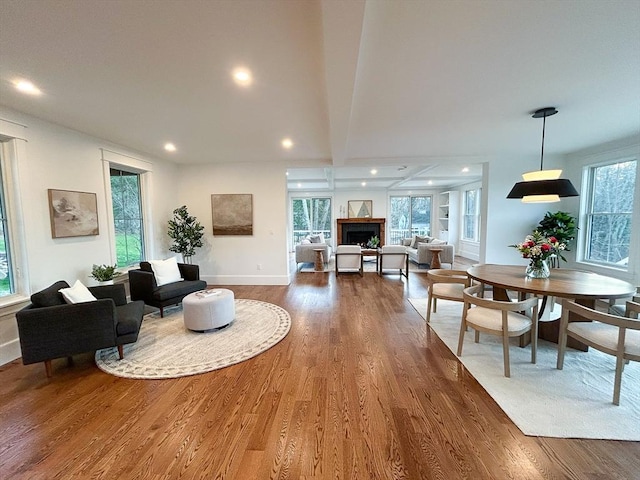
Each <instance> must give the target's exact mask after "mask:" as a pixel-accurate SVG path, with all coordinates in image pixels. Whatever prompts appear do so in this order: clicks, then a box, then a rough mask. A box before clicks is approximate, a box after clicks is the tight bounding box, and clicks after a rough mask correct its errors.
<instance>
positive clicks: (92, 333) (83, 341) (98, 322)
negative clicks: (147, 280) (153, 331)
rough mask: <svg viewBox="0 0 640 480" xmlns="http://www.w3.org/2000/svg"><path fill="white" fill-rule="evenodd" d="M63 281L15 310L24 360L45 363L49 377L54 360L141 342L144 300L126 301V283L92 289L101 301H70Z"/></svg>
mask: <svg viewBox="0 0 640 480" xmlns="http://www.w3.org/2000/svg"><path fill="white" fill-rule="evenodd" d="M68 287H69V284H68V283H67V282H65V281H58V282H56V283H54V284H53V285H51V286H50V287H48V288H46V289H44V290H42V291H40V292H38V293H34V294H33V295H31V304H30V305H28V306H26V307H25V308H23V309H22V310H20V311H19V312H17V313H16V319H17V322H18V333H19V335H20V348H21V350H22V363H23V364H24V365H28V364H30V363H37V362H44V364H45V368H46V370H47V376H48V377H50V376H51V360H52V359H54V358H62V357H71V356H72V355H76V354H78V353H85V352H91V351H94V350H100V349H102V348H109V347H115V346H117V347H118V353H119V355H120V358H121V359H122V358H123V357H124V350H123V345H125V344H128V343H134V342H136V341H137V340H138V333H139V332H140V325H141V324H142V317H143V315H144V303H143V302H130V303H127V296H126V292H125V289H124V285H123V284H117V285H104V286H98V287H89V290H90V291H91V293H92V294H93V296H94V297H96V298H97V301H92V302H83V303H76V304H67V303H66V302H65V301H64V298H63V297H62V294H61V293H60V292H59V290H60V289H61V288H68Z"/></svg>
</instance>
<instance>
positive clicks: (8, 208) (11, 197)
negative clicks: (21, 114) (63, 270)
mask: <svg viewBox="0 0 640 480" xmlns="http://www.w3.org/2000/svg"><path fill="white" fill-rule="evenodd" d="M22 128H24V127H23V126H22V125H17V124H12V125H7V124H5V123H4V122H2V121H1V120H0V148H1V149H2V152H1V155H0V169H1V170H2V178H1V183H0V188H1V189H2V195H3V207H4V215H3V228H4V237H5V239H6V242H7V244H8V248H7V255H8V258H7V275H8V276H9V277H10V282H11V287H10V290H9V291H8V292H7V293H6V294H5V295H2V296H0V308H1V309H2V311H1V313H2V314H8V313H12V312H14V311H15V310H16V309H18V308H19V307H20V305H21V302H24V301H25V300H27V299H28V298H29V297H28V296H29V293H30V292H29V288H30V287H29V285H30V282H29V269H28V262H27V252H26V241H25V231H24V217H23V214H22V199H21V196H20V184H19V174H18V172H19V165H20V159H24V158H26V139H25V138H22V136H21V134H23V133H24V132H22V131H21V129H22ZM16 130H17V131H16Z"/></svg>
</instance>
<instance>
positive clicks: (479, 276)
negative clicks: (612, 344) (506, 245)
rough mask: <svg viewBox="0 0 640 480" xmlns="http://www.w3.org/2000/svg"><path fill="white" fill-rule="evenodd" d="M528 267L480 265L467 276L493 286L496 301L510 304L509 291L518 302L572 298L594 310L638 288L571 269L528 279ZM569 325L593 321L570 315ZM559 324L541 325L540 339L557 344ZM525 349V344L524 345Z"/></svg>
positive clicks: (578, 346)
mask: <svg viewBox="0 0 640 480" xmlns="http://www.w3.org/2000/svg"><path fill="white" fill-rule="evenodd" d="M525 269H526V267H525V266H522V265H498V264H479V265H474V266H472V267H470V268H469V269H468V270H467V274H468V275H469V277H470V278H471V279H472V280H475V281H477V282H480V283H482V284H485V285H491V286H492V289H493V298H494V299H495V300H504V301H508V300H510V297H509V293H508V292H510V291H513V292H517V293H518V297H519V298H524V297H526V296H529V295H537V296H539V297H541V298H543V305H544V302H546V299H547V298H548V297H559V298H569V299H573V300H575V302H576V303H579V304H580V305H584V306H586V307H589V308H595V303H596V300H599V299H605V300H612V299H617V298H625V297H630V296H632V295H633V294H634V293H635V292H636V287H635V286H634V285H632V284H631V283H629V282H626V281H624V280H620V279H617V278H612V277H608V276H606V275H600V274H598V273H594V272H589V271H586V270H577V269H572V268H553V269H551V274H550V276H549V277H548V278H530V277H527V276H526V275H525ZM569 321H570V322H575V321H590V320H589V319H587V318H584V317H580V316H578V315H574V314H573V312H571V314H570V315H569ZM559 331H560V320H559V319H556V320H550V321H545V322H540V323H539V325H538V337H539V338H542V339H544V340H548V341H551V342H554V343H557V342H558V334H559ZM569 340H570V341H569V342H568V343H567V345H568V346H570V347H572V348H576V349H578V350H583V351H586V350H587V349H588V347H587V346H586V345H584V344H583V343H581V342H578V341H577V340H575V339H572V338H570V339H569ZM521 345H522V343H521Z"/></svg>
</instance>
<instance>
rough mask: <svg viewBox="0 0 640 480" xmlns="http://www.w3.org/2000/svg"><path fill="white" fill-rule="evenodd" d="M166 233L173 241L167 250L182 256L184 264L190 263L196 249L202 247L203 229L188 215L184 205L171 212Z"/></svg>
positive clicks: (194, 218)
mask: <svg viewBox="0 0 640 480" xmlns="http://www.w3.org/2000/svg"><path fill="white" fill-rule="evenodd" d="M167 233H168V235H169V237H170V238H171V239H172V240H173V245H171V247H169V250H171V251H172V252H176V253H180V254H182V259H183V261H184V263H191V257H192V256H193V255H194V254H195V253H196V248H199V247H202V245H203V243H202V237H203V236H204V227H203V226H202V225H200V222H198V220H197V219H196V217H194V216H191V215H189V212H188V211H187V206H186V205H183V206H181V207H179V208H176V209H175V210H174V211H173V218H172V219H171V220H169V230H168V232H167Z"/></svg>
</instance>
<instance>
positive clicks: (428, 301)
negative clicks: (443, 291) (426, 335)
mask: <svg viewBox="0 0 640 480" xmlns="http://www.w3.org/2000/svg"><path fill="white" fill-rule="evenodd" d="M432 300H433V297H432V296H431V295H429V299H428V300H427V323H429V322H430V321H431V302H432Z"/></svg>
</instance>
